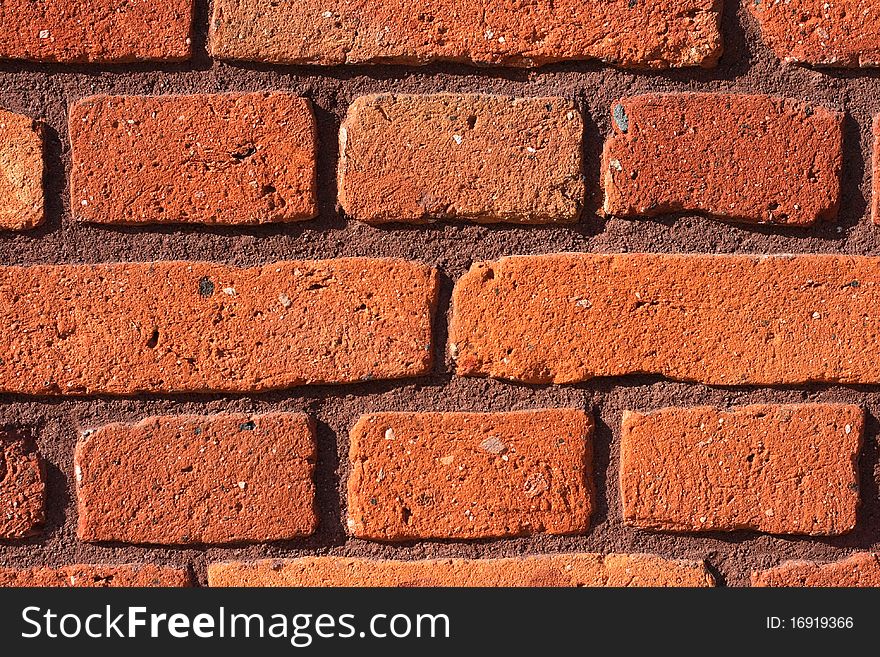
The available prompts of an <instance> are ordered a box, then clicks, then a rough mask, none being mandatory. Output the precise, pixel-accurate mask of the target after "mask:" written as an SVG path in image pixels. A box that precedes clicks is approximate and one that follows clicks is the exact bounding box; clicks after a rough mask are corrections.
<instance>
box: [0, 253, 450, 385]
mask: <svg viewBox="0 0 880 657" xmlns="http://www.w3.org/2000/svg"><path fill="white" fill-rule="evenodd" d="M436 297H437V281H436V275H435V272H434V271H433V270H432V269H430V268H429V267H426V266H424V265H421V264H417V263H410V262H405V261H402V260H391V259H367V258H352V259H340V260H325V261H311V262H308V261H306V262H277V263H272V264H267V265H264V266H262V267H255V268H251V269H238V268H235V267H229V266H225V265H220V264H211V263H203V262H202V263H200V262H162V263H129V264H111V265H57V266H48V265H46V266H44V265H40V266H33V267H0V318H2V320H0V328H2V332H0V336H2V337H0V351H2V353H3V359H2V361H0V390H3V391H6V392H17V393H25V394H37V395H45V394H95V393H103V394H126V395H127V394H133V393H137V392H144V391H152V392H180V391H201V392H205V391H211V390H217V391H225V392H257V391H263V390H273V389H280V388H288V387H291V386H296V385H303V384H313V383H346V382H352V381H361V380H368V379H393V378H402V377H408V376H418V375H421V374H425V373H427V372H429V371H430V369H431V362H432V350H431V316H432V313H433V310H434V307H435V305H436Z"/></svg>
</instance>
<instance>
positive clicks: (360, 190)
mask: <svg viewBox="0 0 880 657" xmlns="http://www.w3.org/2000/svg"><path fill="white" fill-rule="evenodd" d="M582 133H583V122H582V121H581V115H580V113H579V111H578V109H577V107H576V106H575V105H574V104H573V103H571V102H569V101H566V100H564V99H562V98H510V97H505V96H489V95H454V94H436V95H423V96H419V95H394V94H385V95H378V96H365V97H361V98H358V99H357V100H355V102H354V103H352V105H351V106H350V107H349V110H348V116H347V117H346V119H345V122H344V123H343V125H342V128H341V130H340V133H339V151H340V161H339V203H340V204H341V205H342V207H343V209H344V210H345V211H346V213H347V214H349V215H351V216H352V217H354V218H355V219H360V220H362V221H367V222H370V223H383V222H393V221H405V222H417V223H420V222H424V221H428V220H431V219H463V220H471V221H477V222H482V223H495V222H510V223H553V222H571V221H575V220H577V218H578V216H579V214H580V211H581V206H582V204H583V198H584V183H583V176H582V173H581V137H582Z"/></svg>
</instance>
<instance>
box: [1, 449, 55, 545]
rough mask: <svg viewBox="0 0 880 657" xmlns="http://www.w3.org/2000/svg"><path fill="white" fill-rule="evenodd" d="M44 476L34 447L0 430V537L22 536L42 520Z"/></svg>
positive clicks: (33, 530)
mask: <svg viewBox="0 0 880 657" xmlns="http://www.w3.org/2000/svg"><path fill="white" fill-rule="evenodd" d="M45 479H46V476H45V470H44V468H43V462H42V459H41V458H40V455H39V454H38V453H37V452H36V450H34V449H32V448H31V447H30V446H29V445H26V444H25V441H24V440H22V439H18V438H16V437H15V436H14V435H12V434H10V433H9V432H0V539H10V538H25V537H27V536H32V535H33V534H36V533H38V532H39V529H40V527H41V526H42V524H43V522H44V521H45V519H46V518H45V506H46V481H45Z"/></svg>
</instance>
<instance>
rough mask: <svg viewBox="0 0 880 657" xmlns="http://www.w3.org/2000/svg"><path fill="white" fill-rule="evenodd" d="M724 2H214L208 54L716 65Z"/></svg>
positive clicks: (317, 60)
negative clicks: (591, 60)
mask: <svg viewBox="0 0 880 657" xmlns="http://www.w3.org/2000/svg"><path fill="white" fill-rule="evenodd" d="M720 13H721V0H663V1H662V2H638V3H634V2H632V1H631V0H605V1H603V2H601V3H586V4H585V3H583V2H581V1H580V0H556V1H555V2H553V3H538V2H528V3H525V4H523V3H510V2H502V1H501V0H491V1H489V2H483V3H473V2H467V1H465V0H425V1H423V2H419V3H416V4H414V3H412V2H407V1H406V0H383V2H369V1H368V0H345V1H343V0H289V1H287V2H271V3H270V2H268V1H267V0H216V1H215V2H214V14H213V17H212V19H211V35H210V51H211V54H212V55H214V56H215V57H218V58H221V59H241V60H252V61H261V62H278V63H288V64H321V65H331V64H361V63H366V62H373V63H386V62H390V63H395V64H427V63H429V62H433V61H454V62H467V63H473V64H478V65H501V66H540V65H542V64H546V63H550V62H558V61H565V60H588V59H598V60H601V61H604V62H607V63H609V64H613V65H617V66H622V67H627V68H669V67H678V66H704V67H711V66H714V65H715V63H716V62H717V60H718V57H719V56H720V55H721V31H720V26H719V19H720Z"/></svg>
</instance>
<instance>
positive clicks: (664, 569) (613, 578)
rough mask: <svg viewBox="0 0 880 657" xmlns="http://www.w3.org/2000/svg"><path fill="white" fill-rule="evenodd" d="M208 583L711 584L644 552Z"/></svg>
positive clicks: (383, 564)
mask: <svg viewBox="0 0 880 657" xmlns="http://www.w3.org/2000/svg"><path fill="white" fill-rule="evenodd" d="M208 584H209V585H210V586H312V587H314V586H395V587H416V586H560V587H561V586H617V587H620V586H700V587H704V586H713V585H714V579H713V578H712V575H710V574H709V572H708V571H707V570H706V567H705V565H704V564H703V563H702V562H699V561H670V560H667V559H663V558H661V557H657V556H653V555H647V554H609V555H600V554H552V555H549V554H548V555H540V556H527V557H516V558H509V559H436V560H427V561H385V560H381V559H358V558H349V557H304V558H301V559H287V560H271V559H266V560H263V561H256V562H251V563H248V562H231V563H212V564H210V565H209V566H208Z"/></svg>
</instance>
